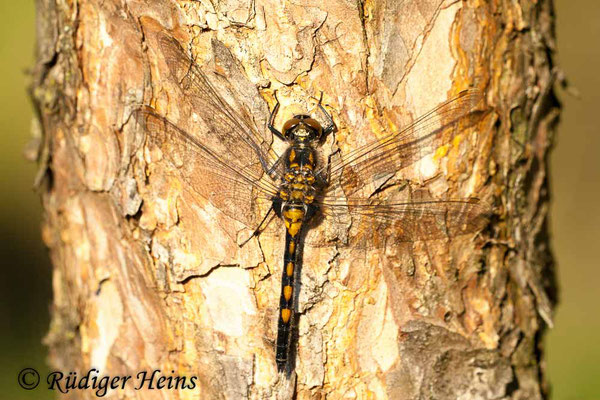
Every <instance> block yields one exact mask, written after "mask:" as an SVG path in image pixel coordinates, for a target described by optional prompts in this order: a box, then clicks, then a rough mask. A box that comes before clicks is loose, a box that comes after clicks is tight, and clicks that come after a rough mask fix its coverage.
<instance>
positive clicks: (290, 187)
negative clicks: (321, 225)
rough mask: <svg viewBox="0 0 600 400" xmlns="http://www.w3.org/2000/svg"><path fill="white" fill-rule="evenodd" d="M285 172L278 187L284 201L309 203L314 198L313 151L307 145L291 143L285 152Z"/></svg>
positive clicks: (298, 203)
mask: <svg viewBox="0 0 600 400" xmlns="http://www.w3.org/2000/svg"><path fill="white" fill-rule="evenodd" d="M284 157H285V167H286V168H285V174H284V175H283V180H282V182H281V185H280V187H279V197H280V198H281V200H282V201H283V202H284V203H291V204H297V205H300V204H311V203H312V202H313V201H314V199H315V194H316V191H317V190H316V187H315V181H316V179H315V174H314V169H315V159H316V158H315V152H314V149H313V148H312V147H311V146H309V145H304V144H295V145H292V146H291V147H290V148H289V149H288V150H287V151H286V153H285V155H284Z"/></svg>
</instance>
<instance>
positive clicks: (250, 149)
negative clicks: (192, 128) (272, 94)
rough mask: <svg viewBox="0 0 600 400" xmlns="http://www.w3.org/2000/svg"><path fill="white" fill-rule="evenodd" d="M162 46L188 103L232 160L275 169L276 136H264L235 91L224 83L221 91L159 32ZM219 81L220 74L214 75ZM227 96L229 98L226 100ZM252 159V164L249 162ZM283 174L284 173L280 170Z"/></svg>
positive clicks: (174, 43) (174, 42) (181, 50)
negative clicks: (227, 88) (228, 88)
mask: <svg viewBox="0 0 600 400" xmlns="http://www.w3.org/2000/svg"><path fill="white" fill-rule="evenodd" d="M157 35H158V39H157V40H158V45H159V48H160V51H161V53H162V55H163V57H164V60H165V62H166V64H167V66H168V68H169V71H170V74H171V77H172V78H173V79H174V80H175V81H176V82H177V84H178V87H179V88H180V89H181V91H182V93H183V94H184V98H185V100H186V101H187V102H188V103H189V104H190V105H191V106H192V108H193V110H194V112H195V113H197V114H198V115H199V116H200V118H201V119H202V120H203V122H204V123H205V124H206V125H207V126H208V131H209V132H210V134H211V135H213V136H216V137H217V139H218V142H219V143H220V144H221V145H222V147H223V149H224V150H226V152H225V153H222V154H226V155H227V157H228V158H229V161H231V162H233V163H236V162H237V161H238V160H240V161H241V162H242V163H248V162H250V163H252V162H255V161H256V162H259V163H260V165H261V167H262V169H263V171H264V172H268V171H271V170H272V166H273V165H274V164H275V163H276V161H277V159H278V157H277V155H276V154H275V153H274V152H273V150H271V141H272V137H271V136H270V135H269V136H267V135H266V133H265V134H261V133H260V132H259V130H258V129H257V128H256V124H255V123H254V120H253V119H252V117H251V116H250V113H249V112H248V110H247V109H246V108H245V107H244V106H242V105H240V103H239V102H238V101H237V99H236V95H235V94H234V93H233V90H226V87H227V85H226V82H224V81H220V82H219V83H220V84H219V88H220V89H221V90H217V89H216V87H215V85H214V84H213V83H212V82H211V79H209V76H208V75H207V74H206V73H205V72H204V71H203V70H202V69H201V68H200V67H199V66H198V65H197V64H196V63H195V62H194V61H193V60H192V59H191V58H190V57H188V55H187V53H186V51H185V50H184V49H183V48H182V47H181V45H180V44H179V42H178V41H177V40H176V39H174V38H173V37H171V36H169V35H167V34H166V33H163V32H159V33H158V34H157ZM210 75H211V77H212V79H213V80H214V79H217V75H216V74H210ZM224 96H226V97H227V98H228V99H229V102H228V101H226V100H225V98H224ZM249 160H250V161H249ZM278 172H279V173H280V172H281V171H278Z"/></svg>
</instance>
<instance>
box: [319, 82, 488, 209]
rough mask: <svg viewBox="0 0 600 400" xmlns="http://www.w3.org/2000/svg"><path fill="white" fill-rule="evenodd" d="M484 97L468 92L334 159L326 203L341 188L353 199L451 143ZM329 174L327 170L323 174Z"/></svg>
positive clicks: (478, 92) (475, 91)
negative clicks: (383, 179)
mask: <svg viewBox="0 0 600 400" xmlns="http://www.w3.org/2000/svg"><path fill="white" fill-rule="evenodd" d="M482 98H483V96H482V94H481V92H480V91H478V90H476V89H470V90H465V91H463V92H461V93H460V94H459V95H458V96H456V97H454V98H453V99H451V100H448V101H446V102H445V103H443V104H441V105H440V106H438V107H436V108H434V109H433V110H431V111H429V112H427V113H425V114H424V115H422V116H421V117H419V118H417V119H416V120H415V121H414V122H413V123H412V124H411V125H409V126H407V127H406V128H404V129H402V130H400V131H399V132H394V133H391V134H389V135H387V136H385V137H383V138H382V139H380V140H376V141H373V142H371V143H368V144H366V145H365V146H362V147H360V148H358V149H356V150H354V151H351V152H350V153H348V154H344V155H341V156H339V157H337V158H336V159H334V160H333V161H332V162H331V163H330V165H329V167H328V168H329V176H330V179H329V181H330V182H331V183H330V187H329V188H328V189H327V190H326V191H325V194H324V195H325V198H326V200H325V202H327V198H328V197H329V198H331V197H332V196H333V194H332V193H333V192H335V191H336V190H337V189H338V188H341V189H342V190H343V191H344V193H345V195H347V196H352V195H353V194H355V193H358V192H360V191H361V190H362V189H364V188H365V187H367V186H368V185H369V184H372V183H373V181H374V180H375V179H377V178H379V177H383V176H386V175H387V176H389V175H390V174H394V173H396V172H397V171H400V170H402V169H403V168H406V167H407V166H409V165H411V164H413V163H414V162H416V161H418V160H419V159H421V158H423V157H424V156H426V155H428V154H432V153H433V152H434V151H435V149H436V148H438V147H439V146H441V145H443V144H445V143H448V142H450V141H451V140H452V138H453V137H454V136H455V135H456V134H457V133H458V132H460V131H461V130H462V129H464V128H466V127H467V126H468V125H469V124H472V123H473V120H472V119H470V118H467V117H468V116H470V115H471V114H472V113H473V111H475V109H476V107H477V105H478V104H479V103H480V102H481V100H482ZM320 173H321V174H326V171H325V170H321V171H320Z"/></svg>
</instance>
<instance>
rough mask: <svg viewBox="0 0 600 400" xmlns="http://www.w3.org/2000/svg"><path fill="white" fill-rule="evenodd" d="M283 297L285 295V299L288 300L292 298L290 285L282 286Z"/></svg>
mask: <svg viewBox="0 0 600 400" xmlns="http://www.w3.org/2000/svg"><path fill="white" fill-rule="evenodd" d="M283 297H285V300H286V301H289V300H290V299H291V298H292V287H291V286H284V287H283Z"/></svg>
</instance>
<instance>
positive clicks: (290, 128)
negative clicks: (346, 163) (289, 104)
mask: <svg viewBox="0 0 600 400" xmlns="http://www.w3.org/2000/svg"><path fill="white" fill-rule="evenodd" d="M322 135H323V127H321V124H320V123H319V122H318V121H317V120H316V119H314V118H311V117H310V115H304V114H300V115H294V118H292V119H290V120H288V121H287V122H286V123H285V124H284V125H283V136H285V138H286V139H287V140H291V141H300V142H312V141H315V140H319V139H321V136H322Z"/></svg>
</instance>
